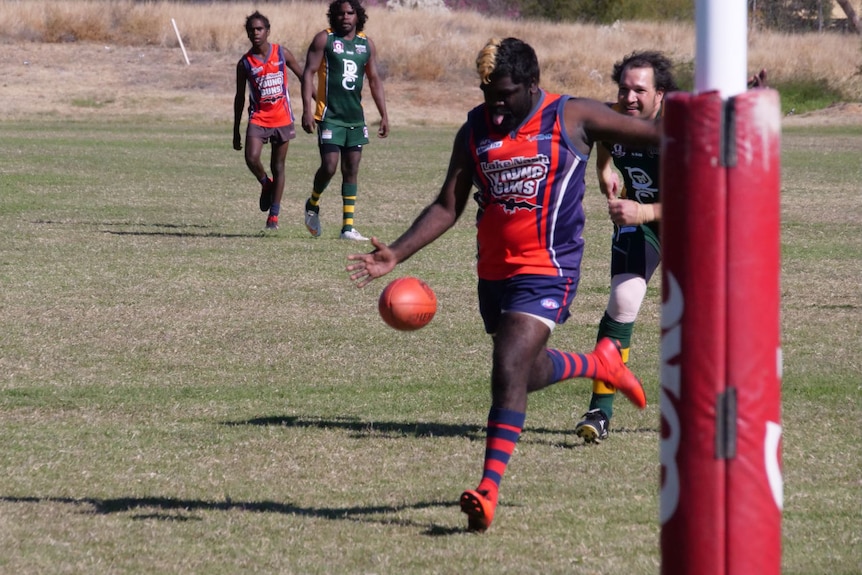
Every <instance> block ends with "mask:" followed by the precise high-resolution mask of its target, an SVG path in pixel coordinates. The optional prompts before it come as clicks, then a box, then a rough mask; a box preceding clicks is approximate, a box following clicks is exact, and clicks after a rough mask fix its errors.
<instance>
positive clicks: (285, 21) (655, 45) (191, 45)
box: [0, 0, 862, 123]
mask: <svg viewBox="0 0 862 575" xmlns="http://www.w3.org/2000/svg"><path fill="white" fill-rule="evenodd" d="M253 9H254V8H253V7H252V6H250V5H246V4H234V3H224V4H220V3H213V4H209V3H207V4H185V3H172V2H153V3H149V2H148V3H135V2H131V1H130V0H117V1H95V0H82V1H72V0H53V1H52V0H32V1H28V2H19V1H13V0H0V42H4V43H5V44H7V46H4V49H3V52H4V54H3V55H0V71H2V72H3V75H4V77H5V78H11V80H7V85H6V86H4V88H10V89H11V90H13V91H14V88H15V84H16V78H17V77H21V76H22V73H23V72H22V71H21V70H20V69H16V66H20V64H21V62H22V61H23V60H24V59H26V58H27V55H30V57H29V59H28V62H29V64H28V65H30V66H31V69H30V70H29V71H27V73H28V74H32V73H33V71H34V70H33V68H32V65H33V64H34V63H35V62H34V60H36V59H38V58H39V50H43V52H42V54H44V60H45V66H47V68H46V69H44V73H45V75H47V76H51V75H52V74H53V73H54V72H56V70H53V69H52V68H53V67H55V66H63V70H64V71H69V73H68V74H67V75H66V76H67V77H66V78H65V83H64V84H63V86H64V89H65V90H68V91H70V92H72V93H76V92H78V93H80V92H85V93H87V92H88V91H89V92H92V91H94V88H93V86H96V85H104V86H107V87H110V86H112V85H113V84H114V83H116V88H115V90H116V91H117V92H118V93H119V94H120V96H119V97H118V98H117V100H118V101H122V100H124V98H123V97H122V92H123V90H124V89H125V88H126V87H127V84H126V81H127V79H124V78H117V79H114V78H112V75H113V74H116V73H117V72H116V71H114V70H110V69H108V68H110V67H100V69H98V70H95V71H94V72H93V73H96V72H97V73H98V75H97V76H96V77H95V78H90V77H88V74H90V73H88V72H87V71H86V70H83V69H82V70H77V69H75V70H72V68H73V67H74V66H75V64H80V65H81V67H82V68H83V67H84V66H86V65H87V64H91V62H90V61H89V58H90V57H98V54H99V53H100V52H102V53H104V52H106V51H107V52H111V53H112V61H114V62H117V61H119V62H120V63H123V64H124V65H128V62H133V65H134V66H135V67H137V66H139V65H141V64H142V62H144V61H148V62H149V61H157V62H159V63H160V64H161V65H163V66H165V68H163V69H162V73H158V74H152V77H151V78H150V82H148V83H146V85H143V86H142V85H137V86H135V94H136V95H137V96H138V97H140V98H142V99H147V96H146V94H147V91H152V90H157V91H159V90H160V92H159V93H158V94H154V95H152V98H151V99H153V100H158V99H160V98H161V97H165V96H167V95H168V94H170V93H173V92H175V91H176V90H177V89H178V88H185V87H188V86H187V84H189V83H190V82H192V80H191V79H190V78H189V76H193V77H194V78H195V82H196V84H195V86H194V87H196V88H198V89H199V90H200V89H201V87H204V88H206V87H209V88H212V89H214V90H216V92H215V93H208V92H207V91H206V89H203V92H204V93H196V94H195V95H194V97H193V98H191V99H192V100H194V101H195V105H196V106H198V107H199V108H201V111H205V110H214V109H217V110H218V114H219V115H221V114H223V113H224V110H230V103H229V101H228V100H225V98H227V99H229V97H230V96H231V95H232V90H233V86H232V81H233V78H232V66H233V64H234V62H235V60H236V58H237V57H238V55H239V54H241V53H242V52H243V51H245V50H246V49H247V47H248V41H247V39H246V37H245V34H244V30H243V23H244V20H245V17H246V16H247V15H248V14H249V13H250V12H251V11H252V10H253ZM261 11H263V12H264V13H265V14H266V15H267V16H268V17H269V18H270V20H271V22H272V27H273V30H272V36H271V37H272V39H273V40H274V41H277V42H280V43H282V44H284V45H285V46H287V47H288V48H289V49H290V50H291V51H293V52H294V54H295V55H296V56H297V58H298V59H299V60H300V61H302V60H303V59H304V56H305V50H306V48H307V46H308V42H309V41H310V39H311V37H312V36H313V34H314V33H315V32H317V31H318V30H320V29H322V28H323V27H325V26H326V24H327V22H326V15H325V11H326V6H325V4H320V3H309V2H281V3H278V4H272V5H270V4H266V5H265V6H262V7H261ZM368 11H369V21H368V25H367V32H368V33H369V35H370V36H371V37H372V38H373V39H374V41H375V43H376V44H377V47H378V50H379V53H380V62H381V66H382V68H383V71H384V74H385V78H386V81H387V93H388V96H389V101H390V102H391V106H390V107H391V108H392V109H391V110H390V114H391V115H392V116H393V119H394V120H395V121H399V120H401V121H406V122H413V123H417V122H418V123H427V122H434V123H437V122H441V121H442V122H446V123H452V122H458V121H460V119H461V118H462V117H463V114H464V112H465V111H466V109H468V107H470V106H471V105H473V104H474V103H476V101H477V91H476V90H475V85H476V80H475V72H474V68H473V60H474V57H475V54H476V51H477V50H478V49H479V47H481V45H482V44H483V43H484V42H485V41H486V40H487V39H488V38H489V37H491V36H517V37H520V38H523V39H524V40H526V41H528V42H529V43H530V44H532V45H533V46H534V47H535V49H536V51H537V53H538V55H539V59H540V62H541V63H542V74H543V77H542V84H543V85H544V87H546V88H548V89H550V90H553V91H563V92H567V93H571V94H577V95H581V96H586V97H591V98H597V99H608V98H611V97H612V96H613V94H614V86H613V83H612V81H611V80H610V77H609V75H610V70H611V68H612V66H613V63H614V62H615V61H616V60H618V59H619V58H620V57H621V56H622V55H624V54H626V53H628V52H631V51H633V50H637V49H646V48H650V49H659V50H663V51H665V52H667V53H668V54H669V55H670V56H671V57H672V58H673V59H674V60H675V61H676V62H678V63H681V64H684V65H688V64H690V63H691V62H692V61H693V59H694V49H695V48H694V46H695V37H694V29H693V26H692V25H691V24H681V23H662V24H657V23H644V22H622V23H618V24H617V25H614V26H587V25H581V24H575V23H570V24H557V23H549V22H534V21H533V22H530V21H511V20H505V19H495V18H488V17H485V16H481V15H479V14H476V13H469V12H459V13H442V12H437V11H428V12H421V13H417V12H416V11H397V12H394V11H387V10H385V9H380V8H369V9H368ZM172 18H173V19H175V20H176V22H177V25H178V27H179V29H180V31H181V33H182V37H183V44H184V45H185V47H186V49H187V50H188V51H189V55H190V58H191V60H192V62H193V70H194V72H193V73H192V74H189V71H188V69H185V68H184V67H183V66H182V57H181V55H179V51H178V48H179V44H178V41H177V39H176V36H175V33H174V30H173V28H172V26H171V19H172ZM44 44H47V45H48V46H47V47H45V46H44ZM37 45H39V46H40V47H39V48H38V49H37V48H36V46H37ZM561 47H562V48H561ZM96 48H97V49H96ZM57 49H59V50H61V51H62V53H57V52H54V50H57ZM16 50H17V52H16ZM34 56H35V57H34ZM118 56H119V58H118ZM58 59H59V63H58V62H57V60H58ZM64 61H65V63H64ZM749 62H750V63H751V65H750V69H751V71H754V70H756V69H759V68H761V67H766V68H767V69H768V70H769V71H770V76H771V77H772V78H774V79H780V78H784V79H789V78H796V79H800V78H808V79H825V80H826V81H827V82H828V83H829V85H830V86H831V87H834V88H835V89H837V90H839V91H840V92H841V93H842V94H844V95H845V96H846V98H847V99H848V100H857V101H858V100H859V97H860V96H859V95H860V94H862V73H860V71H862V49H860V43H859V40H858V39H857V38H855V37H851V36H846V35H837V34H805V35H793V36H790V35H787V34H782V33H777V32H769V31H761V30H756V31H752V32H751V34H750V44H749ZM202 64H203V66H202ZM174 66H178V67H177V68H174ZM162 76H164V78H166V79H167V80H165V79H163V78H162ZM172 78H173V79H174V80H171V79H172ZM138 84H140V83H138ZM25 94H26V95H25V99H24V100H23V101H22V103H21V105H20V106H18V107H16V106H15V102H14V101H11V102H6V103H4V104H0V106H3V107H4V108H6V109H5V110H3V111H5V112H7V113H12V114H13V115H18V114H20V113H23V111H25V110H26V108H27V107H28V106H29V104H30V100H29V99H28V98H29V96H30V93H29V91H25ZM87 97H88V98H90V99H91V100H92V99H94V98H93V97H92V95H88V96H87ZM168 97H169V98H170V97H171V96H168ZM9 98H12V99H13V100H14V94H11V95H8V96H7V100H8V99H9ZM172 98H173V104H174V105H176V107H178V108H182V101H183V100H188V99H189V98H188V97H187V96H185V95H177V94H175V93H174V94H173V96H172ZM68 99H69V98H66V100H68ZM95 99H96V100H98V99H99V98H95ZM177 100H179V102H177ZM201 103H203V106H200V104H201ZM56 105H57V110H58V111H60V112H62V111H64V110H65V108H64V104H62V103H57V104H56ZM142 105H145V102H142V101H140V100H139V101H138V106H139V108H140V106H142ZM111 111H112V110H111V109H107V110H105V109H101V110H100V112H101V113H107V114H110V113H111ZM119 111H120V112H122V113H128V110H119ZM188 113H192V112H191V111H189V112H188Z"/></svg>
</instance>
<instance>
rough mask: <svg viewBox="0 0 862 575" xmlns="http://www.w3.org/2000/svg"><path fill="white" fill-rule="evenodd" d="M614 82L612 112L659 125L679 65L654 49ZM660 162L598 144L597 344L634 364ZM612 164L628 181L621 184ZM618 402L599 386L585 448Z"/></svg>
mask: <svg viewBox="0 0 862 575" xmlns="http://www.w3.org/2000/svg"><path fill="white" fill-rule="evenodd" d="M611 77H612V79H613V80H614V82H615V83H616V84H617V87H618V88H617V101H616V103H614V104H613V105H612V108H613V109H614V110H616V111H617V112H620V113H621V114H625V115H627V116H632V117H635V118H643V119H647V120H657V119H658V118H659V116H661V111H662V106H663V105H664V98H665V96H666V95H667V94H669V93H670V92H673V91H675V90H677V89H678V87H677V84H676V80H675V79H674V77H673V63H672V62H671V61H670V60H669V59H668V58H667V57H666V56H665V55H664V54H662V53H661V52H656V51H642V52H633V53H631V54H629V55H628V56H626V57H625V58H623V59H622V60H621V61H619V62H617V63H616V64H615V65H614V69H613V73H612V75H611ZM766 84H767V82H766V70H761V71H760V72H759V73H758V74H756V75H754V76H751V77H750V78H749V79H748V86H749V87H750V88H765V87H766ZM659 164H660V162H659V150H658V148H656V147H653V148H643V149H637V148H631V147H626V146H623V145H621V144H619V143H612V142H600V143H599V144H598V145H597V146H596V171H597V172H598V178H599V187H600V188H601V190H602V193H603V194H604V195H605V196H606V197H607V198H608V214H609V215H610V218H611V221H612V222H613V223H614V237H613V244H612V246H611V292H610V297H609V298H608V305H607V308H606V309H605V313H604V315H603V316H602V319H601V321H600V322H599V332H598V336H597V339H599V340H600V339H602V338H611V339H615V340H618V341H619V342H620V348H621V349H620V353H621V354H622V359H623V362H624V363H628V359H629V349H630V346H631V340H632V333H633V331H634V324H635V320H636V319H637V315H638V312H639V311H640V307H641V304H642V303H643V299H644V297H645V296H646V290H647V284H648V283H649V281H650V279H651V278H652V276H653V274H654V273H655V270H656V268H658V265H659V263H660V262H661V242H660V239H659V221H660V220H661V201H660V197H659ZM614 167H616V169H617V170H619V172H620V173H621V174H622V176H623V184H624V185H623V186H622V187H621V186H620V181H619V174H618V173H617V172H616V171H615V170H614ZM614 397H615V391H614V388H613V387H612V386H609V385H607V383H605V382H603V381H601V380H596V381H593V394H592V397H591V399H590V407H589V411H587V412H586V413H585V414H584V415H583V419H582V420H581V421H580V422H578V424H577V425H576V426H575V433H576V434H577V435H578V436H579V437H581V438H583V439H584V441H586V442H587V443H595V442H598V441H601V440H602V439H605V438H607V436H608V429H609V424H610V419H611V417H612V416H613V412H614V411H613V406H614Z"/></svg>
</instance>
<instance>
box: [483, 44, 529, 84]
mask: <svg viewBox="0 0 862 575" xmlns="http://www.w3.org/2000/svg"><path fill="white" fill-rule="evenodd" d="M476 71H477V72H478V73H479V78H481V80H482V84H483V85H487V84H490V83H491V81H492V80H493V79H494V78H496V77H498V76H499V77H505V76H508V77H510V78H511V79H512V82H514V83H515V84H529V83H531V82H535V83H536V84H537V85H538V83H539V60H538V59H537V58H536V52H535V50H533V48H531V47H530V45H529V44H527V43H526V42H524V41H523V40H518V39H517V38H503V39H500V38H491V39H490V40H488V42H487V43H486V44H485V47H484V48H482V49H481V50H480V51H479V55H478V56H477V57H476Z"/></svg>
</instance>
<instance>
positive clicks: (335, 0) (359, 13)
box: [326, 0, 368, 32]
mask: <svg viewBox="0 0 862 575" xmlns="http://www.w3.org/2000/svg"><path fill="white" fill-rule="evenodd" d="M342 4H350V7H351V8H353V11H354V12H356V31H357V32H362V30H364V29H365V23H366V22H368V14H367V13H366V12H365V7H364V6H363V5H362V3H361V2H360V1H359V0H332V2H330V4H329V10H327V11H326V15H327V17H329V27H330V28H335V24H336V21H335V12H336V9H337V8H338V7H339V6H341V5H342Z"/></svg>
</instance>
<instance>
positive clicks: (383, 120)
mask: <svg viewBox="0 0 862 575" xmlns="http://www.w3.org/2000/svg"><path fill="white" fill-rule="evenodd" d="M368 55H369V56H368V62H366V64H365V76H366V78H368V87H369V89H370V90H371V98H372V99H373V100H374V105H376V106H377V111H378V112H379V113H380V128H379V129H378V130H377V137H379V138H385V137H386V136H388V135H389V116H388V114H387V113H386V95H385V92H384V90H383V81H382V80H381V78H380V73H379V71H378V69H377V48H375V47H374V42H372V41H371V38H369V39H368Z"/></svg>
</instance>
